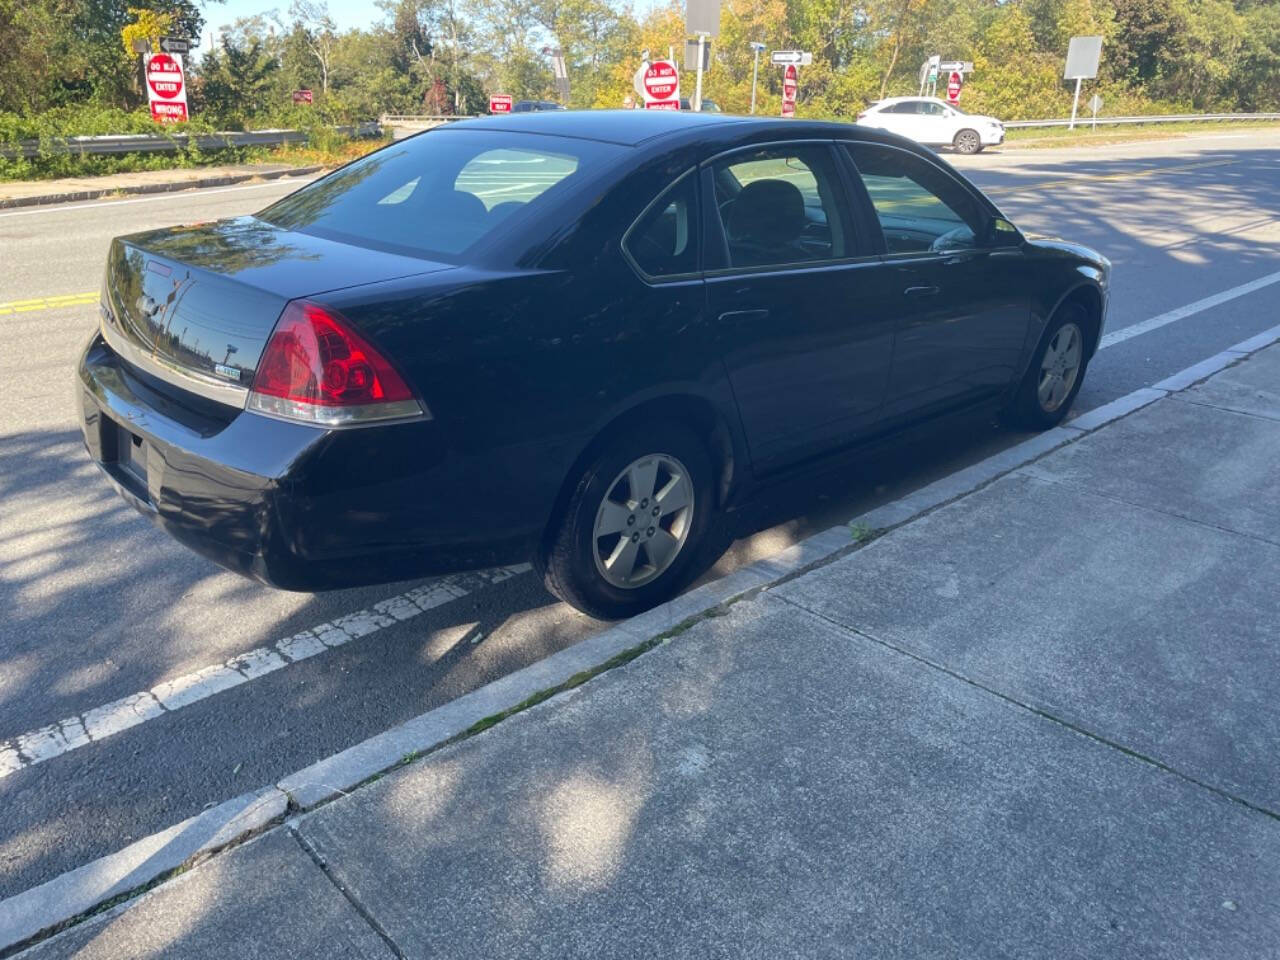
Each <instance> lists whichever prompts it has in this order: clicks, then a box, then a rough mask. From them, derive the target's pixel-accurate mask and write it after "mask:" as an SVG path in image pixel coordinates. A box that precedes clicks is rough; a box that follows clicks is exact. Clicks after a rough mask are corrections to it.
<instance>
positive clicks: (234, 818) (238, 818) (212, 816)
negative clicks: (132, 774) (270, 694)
mask: <svg viewBox="0 0 1280 960" xmlns="http://www.w3.org/2000/svg"><path fill="white" fill-rule="evenodd" d="M286 806H287V800H286V798H285V795H284V794H283V793H281V792H280V791H279V790H277V789H276V788H275V787H264V788H263V789H261V790H256V791H254V792H252V793H246V794H243V795H242V796H239V797H236V798H234V799H232V800H228V801H227V802H226V803H223V804H219V805H218V806H216V807H213V808H212V809H210V810H206V811H204V812H203V813H199V814H197V815H196V816H194V817H191V818H189V819H187V820H183V821H182V822H181V823H178V824H175V825H174V826H172V827H169V829H167V830H162V831H160V832H159V833H153V834H152V835H151V836H149V837H143V838H142V839H141V840H138V841H137V842H135V843H131V844H130V845H129V846H127V847H125V848H124V849H123V850H120V851H118V852H116V853H113V854H111V855H109V856H106V857H102V858H101V859H99V860H95V861H93V862H92V863H87V864H85V865H84V866H83V867H79V868H77V869H75V870H70V871H68V872H67V873H64V874H62V875H61V876H58V877H54V878H53V879H52V880H50V881H49V882H48V883H42V884H41V885H40V886H38V887H32V888H31V889H30V890H27V891H25V892H23V893H20V894H18V895H17V896H15V897H10V898H9V899H8V900H5V901H3V902H0V953H2V952H3V951H5V950H7V949H9V948H12V947H14V946H17V945H18V944H22V943H25V942H27V941H30V940H32V939H34V938H35V937H37V936H39V935H40V934H44V933H49V932H52V931H54V930H56V929H57V928H59V927H60V926H62V925H64V924H66V923H67V922H68V921H70V920H72V919H73V918H75V917H79V916H80V915H82V914H84V913H86V912H88V911H90V910H92V909H93V908H94V907H98V906H101V905H102V904H104V903H107V902H108V901H110V900H112V899H115V898H116V897H120V896H123V895H125V894H133V893H134V892H136V891H137V890H139V889H140V888H142V887H146V886H147V885H148V884H150V883H151V882H152V881H154V880H155V879H156V878H158V877H161V876H163V875H165V874H167V873H170V872H172V871H174V870H177V869H178V868H179V867H181V866H183V865H184V864H186V863H189V862H190V861H191V860H193V859H195V858H196V857H199V856H202V855H205V854H210V853H213V852H215V851H217V850H219V849H221V848H222V847H225V846H227V845H228V844H231V843H235V842H238V841H240V840H243V839H244V838H245V837H246V836H248V835H249V834H251V833H255V832H257V831H258V830H261V829H262V828H263V827H265V826H267V825H268V824H270V823H271V822H272V821H274V820H276V819H277V818H280V817H283V816H284V812H285V808H286Z"/></svg>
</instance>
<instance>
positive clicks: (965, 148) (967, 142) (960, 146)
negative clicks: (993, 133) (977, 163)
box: [951, 130, 982, 154]
mask: <svg viewBox="0 0 1280 960" xmlns="http://www.w3.org/2000/svg"><path fill="white" fill-rule="evenodd" d="M951 145H952V146H953V147H955V151H956V153H964V154H971V153H977V152H978V151H980V150H981V149H982V137H980V136H979V135H978V131H977V130H961V131H960V132H959V133H957V134H956V138H955V140H953V141H952V144H951Z"/></svg>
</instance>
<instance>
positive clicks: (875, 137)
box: [419, 110, 929, 154]
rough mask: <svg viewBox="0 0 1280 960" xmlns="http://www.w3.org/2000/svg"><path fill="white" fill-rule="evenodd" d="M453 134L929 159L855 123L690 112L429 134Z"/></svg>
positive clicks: (539, 117)
mask: <svg viewBox="0 0 1280 960" xmlns="http://www.w3.org/2000/svg"><path fill="white" fill-rule="evenodd" d="M449 130H492V131H503V132H512V133H526V134H530V133H531V134H542V135H545V136H552V137H574V138H577V139H582V140H595V141H599V142H603V143H613V144H618V145H620V146H626V147H643V148H645V149H647V150H654V149H660V148H661V147H664V146H665V145H668V144H673V143H677V142H678V143H690V142H696V141H701V142H705V143H711V144H716V143H719V144H723V145H724V146H725V147H726V148H729V147H731V146H733V145H734V144H741V145H742V146H750V145H751V143H753V142H759V143H767V142H770V141H771V140H773V139H775V138H776V139H777V140H795V139H803V138H806V137H813V138H831V139H837V140H866V141H869V142H875V143H891V144H894V145H895V146H898V147H900V148H903V149H906V150H910V151H913V152H919V153H923V154H928V153H929V151H928V150H926V149H925V148H923V147H920V146H919V145H918V144H916V143H914V142H912V141H908V140H904V139H903V138H901V137H897V136H894V135H893V134H888V133H884V132H882V131H879V130H875V129H873V128H871V127H860V126H855V125H854V124H852V123H837V122H834V121H829V120H797V119H785V120H784V119H783V118H781V117H760V116H742V115H740V114H732V113H692V112H690V111H688V110H553V111H541V112H535V113H519V114H500V115H497V116H491V117H476V118H470V119H467V120H459V121H457V122H456V123H450V124H448V125H447V126H443V127H435V128H433V129H432V130H430V131H427V133H431V134H434V133H439V132H448V131H449ZM425 135H426V134H419V136H425Z"/></svg>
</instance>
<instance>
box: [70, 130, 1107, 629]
mask: <svg viewBox="0 0 1280 960" xmlns="http://www.w3.org/2000/svg"><path fill="white" fill-rule="evenodd" d="M560 112H563V111H557V112H548V113H547V116H545V117H543V116H527V117H526V116H505V117H488V118H484V119H477V120H463V121H460V122H458V123H454V124H449V125H447V126H443V127H437V128H435V129H434V130H430V131H428V132H426V133H423V134H419V135H418V136H415V137H411V138H409V139H407V140H401V141H398V142H396V143H394V144H392V145H390V146H387V147H385V148H383V149H382V150H379V151H376V152H374V153H371V154H369V155H368V156H366V157H363V158H362V159H360V160H357V161H355V162H354V163H351V164H348V165H347V166H345V167H342V168H341V169H339V170H337V171H335V172H333V173H331V174H329V175H328V176H325V177H321V178H320V179H318V180H316V181H314V182H312V183H310V184H308V185H307V186H304V187H302V188H301V189H300V190H298V191H296V192H295V193H293V194H290V195H289V196H287V197H285V198H284V199H282V200H279V201H277V202H276V203H273V204H272V205H271V206H269V207H267V208H266V209H265V210H262V211H261V212H260V213H258V214H257V215H255V216H251V217H237V218H234V219H230V220H222V221H219V222H216V223H204V224H194V225H190V226H180V227H170V228H163V229H157V230H150V231H147V232H144V233H136V234H133V235H131V236H125V237H118V238H116V239H115V240H114V241H112V243H111V248H110V252H109V254H108V257H107V269H106V272H105V277H104V280H103V288H102V301H101V321H100V325H99V330H98V332H97V334H96V335H95V336H94V337H93V339H92V341H91V342H90V343H89V344H88V346H87V347H86V348H85V351H84V353H83V354H82V356H81V359H80V364H79V374H78V378H77V385H78V397H79V404H78V405H79V409H80V416H81V425H82V429H83V434H84V440H85V444H86V446H87V447H88V451H89V454H90V456H91V457H92V459H93V460H94V461H95V462H96V463H97V464H98V465H99V466H100V467H101V469H102V471H103V473H104V474H106V476H107V477H109V478H110V480H111V481H112V482H113V483H114V484H115V485H116V487H117V489H118V490H119V491H120V492H121V493H122V494H123V495H124V497H125V498H126V499H127V500H128V501H129V502H131V503H132V504H133V505H134V506H136V507H137V508H138V509H139V510H141V511H142V512H143V513H145V514H147V515H148V516H150V517H151V518H152V519H153V520H155V521H156V522H157V523H158V524H160V525H161V526H162V527H164V528H165V529H166V530H168V531H169V532H170V533H171V534H173V536H175V537H176V538H178V539H179V540H181V541H182V542H184V543H186V544H188V545H189V546H191V547H192V548H194V549H195V550H198V551H200V552H201V553H203V554H205V555H206V556H208V557H211V558H212V559H214V560H216V561H217V562H219V563H221V564H223V565H225V566H227V567H229V568H231V569H233V570H237V571H239V572H241V573H243V574H245V575H247V576H251V577H256V578H257V579H259V580H263V581H265V582H267V583H271V584H274V585H276V586H281V587H286V588H290V589H295V590H316V589H325V588H333V587H349V586H354V585H357V584H361V583H377V582H389V581H394V580H405V579H409V578H412V577H418V576H422V575H424V574H427V573H431V572H443V571H448V570H457V569H461V568H464V567H468V566H481V565H491V564H502V563H514V562H519V561H523V560H525V559H529V558H532V559H533V561H534V563H535V564H536V566H537V567H538V569H539V570H541V571H542V573H543V576H544V579H545V582H546V584H547V586H548V587H549V588H550V589H551V590H552V591H553V592H554V593H555V594H556V595H558V596H559V597H561V598H563V599H564V600H566V601H568V602H569V603H571V604H573V605H574V606H576V607H578V608H579V609H581V610H584V611H586V612H588V613H591V614H593V615H595V616H598V617H604V618H615V617H621V616H627V615H630V614H634V613H637V612H639V611H641V610H643V609H645V608H647V607H650V606H652V605H654V604H656V603H659V602H661V601H663V600H666V599H668V598H669V597H670V596H671V595H672V594H673V593H674V592H675V591H677V590H679V589H680V588H681V587H683V586H684V585H685V584H687V583H688V582H689V581H690V580H691V579H692V578H694V577H696V576H697V575H698V574H699V573H700V572H701V571H702V570H703V569H705V566H704V565H703V564H704V560H705V561H707V562H710V561H713V560H714V557H711V558H709V559H708V558H707V556H706V554H707V548H708V547H709V546H710V545H712V544H714V543H715V542H716V534H715V531H717V530H721V529H723V526H722V524H721V517H722V515H723V514H727V513H731V512H733V511H735V510H739V509H742V508H743V507H744V506H746V505H747V504H748V502H749V500H750V498H751V497H752V496H753V495H755V494H758V493H759V492H760V491H762V490H764V491H767V490H768V489H770V485H771V484H776V483H777V482H779V481H781V480H784V479H785V480H789V481H793V480H794V478H795V476H796V475H797V474H804V473H806V472H808V471H810V470H812V469H814V468H815V467H816V468H819V469H822V466H821V465H822V464H823V463H824V462H825V463H826V464H827V465H828V467H829V465H830V464H831V463H832V461H833V459H835V458H839V463H840V464H841V465H842V468H843V467H849V468H852V469H855V470H859V471H861V470H865V469H867V468H868V463H869V459H868V457H869V453H868V451H870V450H874V449H875V446H876V445H877V444H880V443H883V442H884V438H886V437H888V436H891V435H893V434H896V433H900V432H901V431H903V430H905V429H907V428H909V427H912V426H914V425H916V424H919V423H921V422H923V421H927V420H932V419H934V418H936V417H939V416H941V415H944V414H947V413H951V412H954V411H956V410H961V409H968V410H972V409H974V408H975V407H979V408H982V407H986V406H987V405H990V407H991V409H993V410H994V409H999V410H1003V411H1004V413H1005V414H1006V416H1008V417H1009V418H1010V419H1012V420H1013V421H1016V422H1017V423H1019V424H1022V425H1024V426H1027V427H1030V428H1033V429H1047V428H1049V427H1052V426H1054V425H1055V424H1057V423H1058V422H1059V421H1060V420H1061V419H1062V418H1063V416H1064V415H1065V414H1066V412H1067V411H1068V410H1069V409H1070V407H1071V403H1072V401H1073V400H1074V399H1075V396H1076V393H1077V392H1078V391H1079V389H1080V384H1081V382H1082V381H1083V379H1084V375H1085V370H1086V368H1087V365H1088V363H1089V360H1090V358H1091V357H1092V355H1093V352H1094V350H1095V349H1096V348H1097V345H1098V338H1099V336H1100V334H1101V331H1102V327H1103V323H1104V318H1105V314H1106V305H1107V288H1108V277H1109V274H1110V264H1109V263H1108V261H1107V259H1106V258H1105V257H1103V256H1102V255H1101V254H1098V253H1096V252H1094V251H1092V250H1090V249H1088V248H1086V247H1082V246H1079V245H1077V244H1072V243H1068V242H1065V241H1062V240H1037V239H1031V238H1028V237H1026V236H1024V235H1023V234H1022V233H1021V232H1020V231H1019V230H1018V229H1017V228H1016V227H1015V226H1014V225H1013V224H1012V223H1010V222H1009V221H1008V220H1007V219H1005V217H1004V216H1003V215H1002V214H1001V212H1000V211H999V210H998V209H997V208H996V207H995V205H994V204H992V202H991V201H990V200H988V199H987V198H986V197H985V196H984V195H983V194H982V192H981V191H979V190H978V189H977V188H976V187H974V186H973V185H972V184H971V183H969V182H968V181H967V180H965V179H964V178H963V177H961V176H960V175H959V174H957V173H956V171H954V170H953V169H952V168H951V167H950V166H949V165H948V164H946V163H943V162H941V161H940V160H939V159H938V158H937V157H936V156H935V155H934V154H933V153H932V152H930V151H928V150H926V149H924V148H921V147H918V146H916V145H915V144H912V143H910V142H909V141H906V140H904V139H902V138H901V137H896V136H893V135H891V134H887V133H882V132H880V131H877V130H868V129H865V128H859V127H854V126H850V125H848V124H836V123H819V122H810V121H800V120H781V119H765V118H761V117H735V116H729V115H727V114H723V113H721V114H706V113H700V114H698V115H697V116H693V115H689V116H680V115H678V114H674V115H673V114H671V113H668V112H667V111H658V110H647V111H644V112H642V113H639V112H623V111H597V110H573V111H568V112H565V115H564V116H563V117H562V116H560Z"/></svg>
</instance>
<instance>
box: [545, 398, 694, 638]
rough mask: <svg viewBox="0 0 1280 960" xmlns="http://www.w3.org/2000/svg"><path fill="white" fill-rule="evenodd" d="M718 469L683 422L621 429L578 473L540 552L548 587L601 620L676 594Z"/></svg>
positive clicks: (625, 614) (691, 561)
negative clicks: (714, 474)
mask: <svg viewBox="0 0 1280 960" xmlns="http://www.w3.org/2000/svg"><path fill="white" fill-rule="evenodd" d="M713 473H714V471H713V469H712V465H711V458H710V457H709V456H708V454H707V450H706V446H705V445H704V444H703V442H702V441H701V440H700V439H699V438H698V437H697V436H696V435H695V434H694V433H693V432H692V431H690V430H689V429H688V428H687V427H685V426H683V425H682V424H679V423H676V422H674V421H658V422H656V423H652V424H633V425H631V426H630V427H629V428H627V427H622V428H618V435H617V436H616V437H613V438H610V439H607V440H606V441H605V443H604V445H603V446H602V447H601V448H600V450H599V452H598V453H597V454H596V456H595V457H594V458H593V459H592V461H591V463H590V464H589V465H588V466H587V467H586V469H585V470H584V471H583V472H582V474H581V475H580V476H579V477H578V479H577V481H576V484H575V486H574V490H573V494H572V496H571V497H570V498H569V502H568V504H567V505H566V507H565V509H564V511H563V512H562V514H561V515H560V516H559V517H557V518H554V519H553V520H552V526H551V528H550V530H549V531H548V537H547V540H546V546H545V548H544V549H543V551H542V552H541V553H540V554H539V556H538V557H536V558H535V565H536V567H537V568H538V570H539V572H540V573H541V574H542V577H543V582H544V583H545V584H546V586H547V589H548V590H550V591H551V593H553V594H555V595H556V596H557V597H559V598H560V599H561V600H563V601H564V602H565V603H567V604H569V605H570V606H573V607H576V608H577V609H579V610H581V611H582V612H583V613H586V614H588V615H590V616H593V617H596V618H598V619H601V620H616V619H621V618H623V617H629V616H632V615H634V614H637V613H640V612H641V611H644V610H647V609H648V608H650V607H652V606H654V605H656V604H658V603H661V602H662V601H664V600H666V599H668V598H669V597H671V596H672V595H673V594H674V593H675V592H676V591H678V590H679V589H680V588H681V587H683V586H684V585H685V584H686V582H687V579H688V577H689V574H690V572H691V571H692V570H693V569H694V564H695V563H696V560H697V557H698V555H699V554H700V553H701V548H702V547H703V545H704V543H705V541H706V539H707V531H708V530H709V529H710V527H711V521H712V518H713V514H714V513H715V505H714V483H713Z"/></svg>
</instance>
